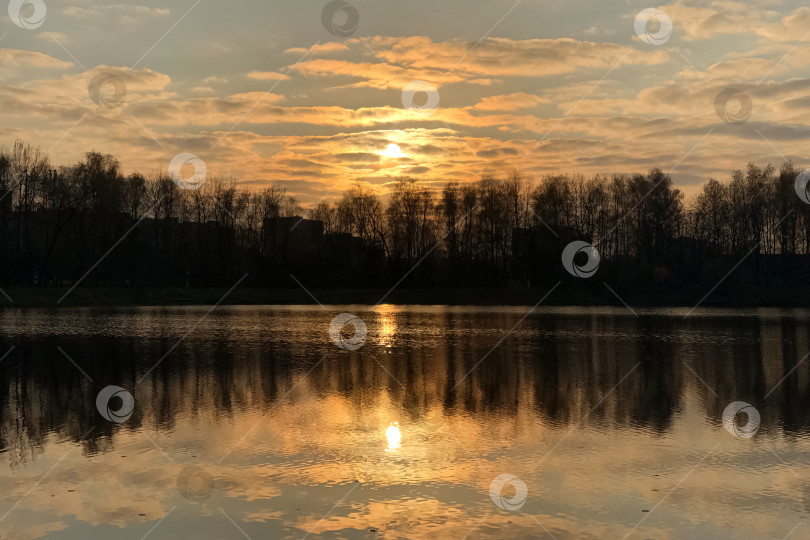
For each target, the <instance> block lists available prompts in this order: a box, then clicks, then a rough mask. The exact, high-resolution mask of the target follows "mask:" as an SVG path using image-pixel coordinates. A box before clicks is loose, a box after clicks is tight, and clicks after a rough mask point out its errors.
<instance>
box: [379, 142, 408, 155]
mask: <svg viewBox="0 0 810 540" xmlns="http://www.w3.org/2000/svg"><path fill="white" fill-rule="evenodd" d="M382 155H384V156H388V157H392V158H398V157H402V156H403V155H405V154H403V153H402V149H401V148H400V147H399V145H398V144H394V143H391V144H389V145H388V146H387V147H386V148H385V152H383V153H382Z"/></svg>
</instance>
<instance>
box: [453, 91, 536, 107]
mask: <svg viewBox="0 0 810 540" xmlns="http://www.w3.org/2000/svg"><path fill="white" fill-rule="evenodd" d="M540 103H549V100H548V99H547V98H543V97H540V96H536V95H534V94H526V93H524V92H517V93H514V94H502V95H498V96H486V97H484V98H483V99H481V101H479V102H478V103H476V104H475V105H473V106H472V107H468V109H470V110H474V111H516V110H518V109H528V108H531V107H534V106H536V105H539V104H540Z"/></svg>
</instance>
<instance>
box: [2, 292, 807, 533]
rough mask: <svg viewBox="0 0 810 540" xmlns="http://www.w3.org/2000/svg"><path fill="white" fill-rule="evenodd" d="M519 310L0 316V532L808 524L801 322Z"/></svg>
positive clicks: (788, 317)
mask: <svg viewBox="0 0 810 540" xmlns="http://www.w3.org/2000/svg"><path fill="white" fill-rule="evenodd" d="M526 310H527V308H525V307H503V308H467V307H439V306H437V307H416V306H414V307H402V306H378V307H376V308H370V307H368V306H326V307H325V308H324V309H320V308H319V307H318V306H314V307H312V306H263V307H254V306H251V307H219V308H217V309H216V310H214V311H212V312H210V314H209V313H208V311H209V308H207V307H205V308H203V307H199V308H198V307H189V308H177V307H172V308H131V309H60V310H54V311H48V310H20V311H14V310H5V311H3V312H0V355H2V354H4V353H6V352H7V351H9V349H11V347H12V346H13V347H14V348H13V350H11V352H10V353H9V354H8V355H7V356H6V357H5V358H4V359H3V360H2V361H1V362H0V388H2V394H0V398H2V399H1V400H0V460H1V461H2V463H0V485H2V487H3V489H2V490H1V491H0V538H2V539H4V540H5V539H9V538H15V539H16V538H20V539H33V538H52V539H57V538H58V539H86V538H132V539H141V538H144V537H147V538H150V539H155V540H157V539H161V538H198V539H207V538H211V539H219V538H252V539H258V538H304V537H306V536H307V535H309V537H310V538H316V537H321V538H386V539H388V538H465V537H466V538H471V539H472V538H536V537H541V538H542V537H544V536H545V537H548V538H552V537H554V538H558V539H565V538H574V537H576V538H639V539H641V538H658V539H666V538H710V539H711V538H777V539H778V538H785V537H786V535H789V534H792V535H793V536H792V537H795V538H800V537H807V535H808V534H810V524H807V523H805V524H804V525H801V524H802V522H806V521H807V520H808V518H809V517H810V513H809V512H808V510H809V509H810V502H808V500H806V496H805V492H806V491H807V490H808V488H810V474H808V473H807V472H806V471H807V465H808V463H810V457H808V451H809V450H810V438H808V430H809V428H810V407H809V405H810V392H809V391H808V362H806V361H805V358H806V355H807V353H808V351H810V329H809V328H808V312H806V311H803V310H749V311H740V310H734V311H727V310H708V309H706V310H697V311H695V312H694V313H693V314H691V315H690V316H689V317H688V318H686V319H684V318H683V317H684V315H686V313H687V311H688V310H678V309H662V310H648V311H642V312H638V317H636V316H634V315H633V314H632V313H630V312H629V311H628V310H626V309H612V308H593V309H586V308H546V309H543V308H540V309H537V310H536V311H535V312H532V313H531V314H529V315H528V316H526ZM343 312H348V313H352V314H355V315H357V316H358V317H360V318H361V319H362V320H363V321H364V322H365V324H366V326H367V328H368V333H367V336H366V340H365V343H364V344H363V346H362V347H360V348H359V349H357V350H353V351H350V350H344V349H341V348H340V347H338V346H336V345H335V343H333V341H332V339H330V336H329V323H330V321H331V320H332V318H333V317H335V316H336V315H338V314H340V313H343ZM524 316H525V319H524ZM68 357H69V358H68ZM797 365H798V368H797V367H796V366H797ZM109 385H116V386H120V387H122V388H124V389H126V390H127V391H129V392H131V393H132V395H133V396H134V400H135V407H134V409H133V411H132V416H131V417H130V418H129V419H127V420H126V421H125V422H121V423H117V422H114V421H109V420H107V419H105V418H104V417H103V416H102V414H101V413H100V411H99V410H98V408H97V406H96V398H97V396H98V394H99V392H100V391H101V390H102V389H103V388H105V387H107V386H109ZM115 399H118V398H115ZM735 401H741V402H747V403H749V404H751V405H752V406H753V407H754V408H755V409H756V410H757V411H758V412H759V414H760V421H759V427H758V429H757V430H756V432H755V434H754V435H753V437H750V438H742V437H739V436H734V435H733V434H732V433H730V432H729V431H728V430H726V429H725V427H724V425H723V421H722V417H723V412H724V410H725V409H726V407H727V406H728V405H729V404H730V403H732V402H735ZM118 404H120V402H117V401H113V408H117V406H118ZM737 421H738V422H737V424H738V427H739V428H741V429H740V430H738V431H736V432H735V433H738V434H739V433H742V434H743V435H745V427H746V426H745V425H744V424H745V415H740V416H738V418H737ZM394 423H396V425H393V424H394ZM730 427H731V428H733V427H734V425H733V424H732V425H730ZM749 427H750V426H749ZM732 432H734V429H732ZM501 475H512V476H508V477H502V476H501ZM498 477H501V478H502V479H504V478H505V479H511V480H510V481H509V482H507V483H506V484H505V485H503V487H502V489H500V488H499V484H498V483H497V482H496V483H495V484H494V485H493V481H494V480H495V479H496V478H498ZM523 486H525V496H524V492H523V491H522V488H523ZM491 495H492V496H491ZM493 496H494V498H493ZM803 529H804V530H803Z"/></svg>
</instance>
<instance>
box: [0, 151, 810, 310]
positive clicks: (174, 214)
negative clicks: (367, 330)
mask: <svg viewBox="0 0 810 540" xmlns="http://www.w3.org/2000/svg"><path fill="white" fill-rule="evenodd" d="M797 174H798V171H797V170H796V169H794V167H793V165H792V164H791V163H789V162H787V163H785V164H783V165H782V166H781V168H780V169H779V170H778V171H777V170H776V169H775V168H774V167H773V166H771V165H768V166H766V167H764V168H760V167H758V166H756V165H754V164H749V165H748V166H747V168H746V169H745V170H744V171H735V172H733V173H732V175H731V179H730V181H728V182H720V181H718V180H715V179H711V180H709V181H708V182H707V183H706V184H705V185H704V186H703V189H702V191H701V192H700V193H699V194H698V195H697V196H696V197H694V198H693V199H692V200H690V201H688V202H687V201H685V198H684V195H683V194H682V192H681V191H680V190H678V189H677V188H676V187H674V186H673V183H672V179H671V178H670V177H669V176H668V175H667V174H665V173H664V172H663V171H661V170H660V169H652V170H650V171H649V172H648V173H647V174H634V175H595V176H591V177H584V176H569V175H551V176H547V177H545V178H543V179H542V180H540V181H539V182H535V181H533V180H532V179H531V178H530V177H528V176H526V175H524V174H521V173H520V172H518V171H513V172H511V173H509V174H508V175H507V176H506V177H505V178H502V179H496V178H493V177H483V178H481V179H480V180H478V181H475V182H470V183H463V184H458V183H448V184H446V185H444V186H443V187H439V188H437V187H435V186H434V185H433V184H430V183H425V182H422V181H419V180H417V179H415V178H412V177H401V178H398V179H397V180H396V181H395V182H394V183H393V184H392V185H391V186H390V189H389V191H390V192H389V193H387V194H385V196H380V195H379V194H378V193H377V192H375V191H374V190H373V189H372V188H370V187H368V186H366V185H363V184H360V183H358V184H355V185H354V186H353V187H351V189H349V190H347V191H345V192H344V193H343V194H342V196H341V197H340V198H339V199H338V200H335V201H320V202H318V203H317V204H316V205H315V206H314V207H313V208H312V209H310V210H306V209H304V208H303V207H302V206H301V205H300V204H299V203H298V201H297V200H296V199H295V198H294V197H291V196H289V195H287V194H286V192H285V190H284V189H283V188H281V187H280V186H278V185H274V186H272V187H269V188H266V189H264V190H262V191H258V192H251V191H247V190H245V189H240V188H239V187H237V184H236V182H235V181H234V180H228V179H223V178H209V179H207V180H206V182H205V183H204V184H203V186H202V187H201V188H200V189H197V190H187V189H182V188H181V187H179V186H178V185H176V184H175V183H174V182H173V181H172V179H171V177H170V176H169V175H168V174H166V173H165V172H164V173H154V174H151V175H146V176H145V175H143V174H140V173H133V174H130V175H129V176H124V175H123V174H122V173H121V170H120V164H119V162H118V161H117V160H116V159H115V158H114V157H113V156H111V155H108V154H101V153H97V152H89V153H87V154H86V155H85V157H84V159H83V160H81V161H79V162H78V163H76V164H74V165H71V166H60V167H53V166H52V165H51V164H50V163H49V161H48V158H47V156H46V155H45V154H44V153H42V152H41V151H40V150H39V149H37V148H35V147H33V146H31V145H29V144H26V143H24V142H22V141H17V142H15V143H14V145H13V146H12V147H11V148H10V149H0V254H2V259H3V261H4V264H3V265H0V283H2V284H4V285H19V286H25V285H28V286H30V285H39V286H68V285H71V284H73V283H75V282H76V281H77V280H80V279H82V277H83V276H84V275H85V274H86V273H87V272H88V270H89V269H90V268H93V270H92V272H90V273H89V274H87V277H86V279H84V281H83V283H84V284H87V285H104V286H133V287H150V286H171V287H213V286H230V285H232V284H233V282H234V281H235V280H236V279H238V278H239V277H240V276H242V275H243V274H247V275H248V278H247V283H246V284H247V285H251V286H254V287H286V286H296V285H295V283H294V281H293V280H292V279H291V274H292V275H295V276H297V277H299V278H300V279H301V280H305V281H306V283H307V284H308V285H310V286H313V287H325V288H328V287H388V286H391V285H393V284H395V283H397V282H399V281H400V280H403V281H402V284H401V285H400V286H401V287H425V288H433V287H446V286H458V287H462V286H463V287H473V288H474V287H547V286H550V285H553V284H554V283H555V282H557V281H564V282H566V286H569V288H575V287H576V288H577V289H578V290H580V291H585V292H588V291H590V292H595V291H597V289H599V287H600V284H601V282H602V281H604V282H605V283H608V282H610V283H611V284H613V285H614V286H617V287H624V288H625V289H626V293H627V294H628V295H629V296H630V297H633V298H643V297H645V295H649V294H652V295H655V294H657V293H656V291H657V292H662V291H666V292H669V293H671V292H673V291H693V290H694V291H695V293H697V292H699V291H701V290H706V289H707V288H708V287H711V286H713V285H714V284H716V283H717V282H718V280H720V279H721V278H723V276H724V275H725V274H726V273H727V272H728V271H729V270H731V269H732V267H734V270H735V271H734V273H733V275H732V276H731V277H729V278H728V279H724V280H723V287H721V288H720V289H719V294H720V297H722V296H723V294H727V295H733V294H734V293H735V291H738V290H739V288H740V287H748V288H759V287H763V288H765V289H767V288H782V289H786V290H787V289H790V288H792V287H800V286H803V285H804V284H803V277H804V276H805V275H806V272H807V269H808V268H807V267H808V264H807V260H808V253H810V205H807V204H805V203H804V202H803V201H802V200H801V199H800V198H799V197H797V196H796V194H795V192H794V182H795V179H796V176H797ZM573 240H581V241H585V242H588V243H590V244H592V245H593V246H594V247H595V248H596V249H597V250H598V252H599V254H600V257H601V266H600V268H599V271H598V274H597V275H598V277H597V279H590V280H582V279H577V278H575V277H573V276H570V275H569V274H568V273H567V272H566V271H565V269H564V268H563V265H562V264H561V262H560V254H561V252H562V250H563V248H564V247H565V245H567V244H568V243H569V242H571V241H573ZM111 248H113V249H111ZM99 260H101V262H98V261H99ZM740 261H742V262H740ZM94 265H96V266H94ZM735 265H738V266H735ZM403 278H404V279H403ZM723 291H725V293H724V292H723Z"/></svg>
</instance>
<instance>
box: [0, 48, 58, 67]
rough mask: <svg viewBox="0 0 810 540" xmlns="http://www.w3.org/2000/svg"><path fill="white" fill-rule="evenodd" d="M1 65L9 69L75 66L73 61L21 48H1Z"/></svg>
mask: <svg viewBox="0 0 810 540" xmlns="http://www.w3.org/2000/svg"><path fill="white" fill-rule="evenodd" d="M0 66H3V67H4V68H7V69H23V68H61V69H66V68H70V67H73V62H65V61H63V60H59V59H58V58H54V57H53V56H48V55H47V54H43V53H40V52H33V51H22V50H19V49H0Z"/></svg>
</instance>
